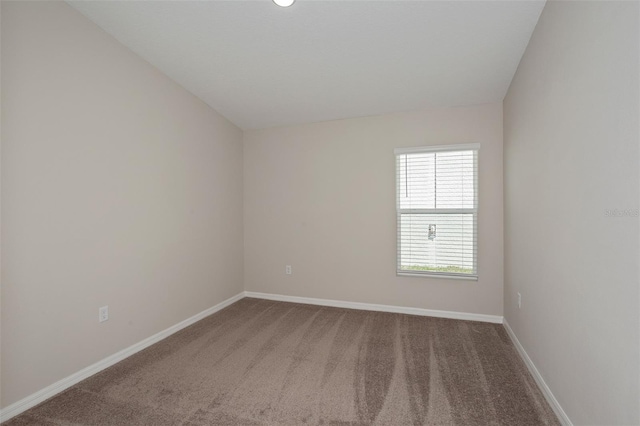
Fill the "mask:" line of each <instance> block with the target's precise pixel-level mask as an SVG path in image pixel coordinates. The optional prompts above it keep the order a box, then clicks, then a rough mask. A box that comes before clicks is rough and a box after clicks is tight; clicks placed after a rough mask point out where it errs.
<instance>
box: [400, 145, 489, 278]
mask: <svg viewBox="0 0 640 426" xmlns="http://www.w3.org/2000/svg"><path fill="white" fill-rule="evenodd" d="M479 148H480V145H479V144H469V145H448V146H431V147H420V148H400V149H396V150H395V155H396V208H397V218H398V246H397V251H398V252H397V273H398V275H427V276H438V277H456V278H469V279H477V277H478V268H477V263H478V262H477V257H478V256H477V253H478V248H477V235H478V233H477V229H478V149H479Z"/></svg>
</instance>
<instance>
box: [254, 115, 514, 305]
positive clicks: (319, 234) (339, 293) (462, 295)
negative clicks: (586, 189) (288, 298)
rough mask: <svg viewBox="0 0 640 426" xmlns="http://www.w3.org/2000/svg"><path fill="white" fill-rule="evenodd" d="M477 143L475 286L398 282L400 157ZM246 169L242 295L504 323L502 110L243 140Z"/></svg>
mask: <svg viewBox="0 0 640 426" xmlns="http://www.w3.org/2000/svg"><path fill="white" fill-rule="evenodd" d="M471 142H479V143H480V144H481V149H480V154H479V155H480V157H479V185H480V186H479V200H480V201H479V203H480V204H479V213H478V218H479V231H478V232H479V237H478V238H479V255H478V260H479V280H478V281H477V282H476V281H460V280H450V279H436V278H423V277H420V278H416V277H398V276H396V209H395V157H394V153H393V149H394V148H396V147H411V146H420V145H444V144H458V143H471ZM244 162H245V163H244V167H245V169H244V179H245V187H244V191H245V192H244V207H245V209H244V218H245V231H244V232H245V234H244V235H245V289H246V290H248V291H257V292H266V293H275V294H284V295H292V296H304V297H316V298H324V299H336V300H344V301H354V302H365V303H378V304H387V305H398V306H406V307H417V308H425V309H439V310H448V311H460V312H468V313H478V314H488V315H499V316H501V315H502V307H503V306H502V295H503V283H502V273H503V268H502V266H503V265H502V259H503V252H502V244H503V237H502V228H503V225H502V214H503V205H502V105H501V103H497V104H489V105H481V106H476V107H466V108H434V109H429V110H425V111H419V112H410V113H401V114H393V115H385V116H377V117H366V118H355V119H349V120H340V121H331V122H323V123H316V124H308V125H302V126H295V127H281V128H273V129H267V130H261V131H247V132H245V135H244ZM285 265H292V267H293V274H292V275H285Z"/></svg>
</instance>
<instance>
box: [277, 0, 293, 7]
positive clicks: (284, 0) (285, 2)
mask: <svg viewBox="0 0 640 426" xmlns="http://www.w3.org/2000/svg"><path fill="white" fill-rule="evenodd" d="M294 1H296V0H273V2H274V3H275V4H277V5H278V6H280V7H289V6H291V5H292V4H293V2H294Z"/></svg>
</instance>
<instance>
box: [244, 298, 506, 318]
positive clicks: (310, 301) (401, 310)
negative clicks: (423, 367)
mask: <svg viewBox="0 0 640 426" xmlns="http://www.w3.org/2000/svg"><path fill="white" fill-rule="evenodd" d="M244 294H245V296H246V297H254V298H256V299H267V300H277V301H280V302H294V303H304V304H307V305H320V306H332V307H335V308H347V309H359V310H364V311H379V312H392V313H396V314H408V315H420V316H425V317H437V318H450V319H459V320H467V321H481V322H491V323H495V324H502V319H503V318H502V317H501V316H498V315H484V314H470V313H466V312H454V311H437V310H434V309H422V308H407V307H403V306H392V305H375V304H372V303H359V302H345V301H342V300H329V299H316V298H313V297H298V296H284V295H281V294H271V293H257V292H255V291H245V292H244Z"/></svg>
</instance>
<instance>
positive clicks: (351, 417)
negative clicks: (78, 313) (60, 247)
mask: <svg viewBox="0 0 640 426" xmlns="http://www.w3.org/2000/svg"><path fill="white" fill-rule="evenodd" d="M71 424H74V425H154V426H155V425H185V426H187V425H189V426H193V425H305V424H306V425H424V424H428V425H557V424H558V421H557V419H556V417H555V415H554V414H553V412H552V410H551V408H550V407H549V406H548V405H547V403H546V401H545V400H544V397H543V396H542V394H541V393H540V391H539V390H538V388H537V387H536V384H535V382H534V381H533V378H532V377H531V376H530V375H529V373H528V372H527V369H526V367H525V365H524V364H523V362H522V360H521V359H520V358H519V356H518V354H517V352H516V350H515V348H514V347H513V345H512V343H511V341H510V340H509V337H508V336H507V334H506V332H505V330H504V328H503V327H502V325H497V324H488V323H478V322H469V321H457V320H448V319H438V318H428V317H418V316H410V315H400V314H389V313H380V312H368V311H355V310H348V309H338V308H326V307H318V306H311V305H300V304H294V303H283V302H272V301H266V300H258V299H249V298H247V299H242V300H240V301H239V302H237V303H235V304H233V305H231V306H229V307H228V308H226V309H224V310H222V311H220V312H218V313H216V314H214V315H212V316H210V317H208V318H205V319H204V320H202V321H200V322H198V323H196V324H194V325H192V326H191V327H188V328H186V329H184V330H182V331H181V332H179V333H177V334H174V335H173V336H171V337H169V338H168V339H166V340H164V341H162V342H160V343H158V344H156V345H154V346H151V347H149V348H148V349H146V350H144V351H142V352H140V353H138V354H136V355H133V356H132V357H130V358H128V359H126V360H124V361H122V362H121V363H119V364H116V365H114V366H113V367H111V368H109V369H107V370H105V371H103V372H101V373H99V374H97V375H95V376H93V377H91V378H89V379H87V380H85V381H83V382H81V383H79V384H77V385H76V386H73V387H72V388H70V389H68V390H67V391H65V392H64V393H62V394H60V395H58V396H56V397H54V398H52V399H50V400H49V401H46V402H44V403H43V404H41V405H39V406H37V407H35V408H33V409H31V410H29V411H27V412H25V413H23V414H22V415H21V416H19V417H16V418H14V419H12V420H10V421H9V422H8V423H7V424H6V425H7V426H18V425H43V426H47V425H71Z"/></svg>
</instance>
